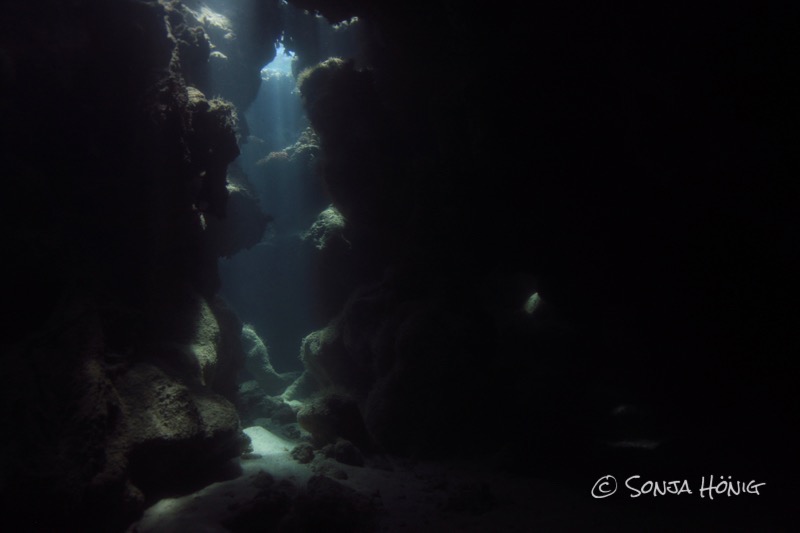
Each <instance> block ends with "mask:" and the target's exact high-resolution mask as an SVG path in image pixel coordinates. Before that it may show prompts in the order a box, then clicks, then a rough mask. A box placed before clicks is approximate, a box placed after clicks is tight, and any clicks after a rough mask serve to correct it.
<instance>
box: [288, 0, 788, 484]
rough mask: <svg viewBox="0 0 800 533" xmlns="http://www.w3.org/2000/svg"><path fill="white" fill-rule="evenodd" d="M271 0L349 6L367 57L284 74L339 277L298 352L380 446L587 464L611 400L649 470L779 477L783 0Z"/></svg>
mask: <svg viewBox="0 0 800 533" xmlns="http://www.w3.org/2000/svg"><path fill="white" fill-rule="evenodd" d="M290 3H291V4H292V5H295V6H298V7H300V8H303V9H315V10H318V12H320V13H321V14H322V15H324V16H325V17H326V18H327V19H328V20H329V21H330V22H332V23H335V22H339V21H343V20H348V19H349V18H350V17H353V16H357V17H358V19H359V24H362V25H363V26H364V35H365V36H366V37H365V39H366V41H365V47H366V48H365V50H364V55H365V57H366V58H367V60H366V64H367V65H368V67H369V68H360V67H358V66H356V65H355V64H353V63H352V62H348V61H341V60H329V61H327V62H325V63H323V64H321V65H319V66H318V67H316V68H314V69H312V70H310V71H307V72H306V73H304V74H302V75H301V77H300V81H299V87H300V90H301V94H302V96H303V98H304V104H305V106H306V110H307V113H308V116H309V119H310V121H311V124H312V126H313V127H314V128H315V130H316V131H317V133H318V134H319V136H320V147H321V150H322V163H321V167H320V168H321V172H322V175H323V178H324V179H325V181H326V184H327V186H328V189H329V191H330V194H331V197H332V199H333V202H334V205H335V206H336V207H337V208H338V209H339V210H340V211H341V213H342V214H343V215H344V217H345V218H346V220H347V230H346V233H347V235H348V238H349V239H350V242H352V244H353V258H354V261H355V263H357V264H358V265H359V268H361V270H359V272H361V278H360V280H361V281H360V284H361V285H362V288H361V289H359V290H358V291H357V292H356V293H354V294H353V295H352V296H351V299H350V301H349V302H348V303H347V305H345V306H344V307H343V310H342V311H341V314H340V316H339V317H338V318H337V319H336V320H335V321H334V322H332V323H331V325H330V326H329V328H328V329H327V330H326V332H325V333H324V335H322V334H321V335H322V337H324V338H325V339H328V341H327V343H326V342H323V343H321V345H320V346H318V347H317V348H315V350H314V351H313V353H312V354H311V355H309V356H308V359H309V361H311V365H309V363H308V362H307V363H306V364H307V366H308V367H309V370H310V371H311V373H312V374H315V375H316V376H317V378H318V379H319V380H320V382H321V383H323V384H327V385H328V386H330V387H334V388H336V387H339V388H344V389H345V390H347V391H349V392H350V394H352V396H353V397H355V399H356V400H357V401H358V402H359V405H360V409H361V412H362V414H363V416H364V418H365V420H366V421H367V426H368V429H369V430H370V431H371V433H372V435H373V437H375V438H376V439H377V440H378V441H379V443H380V444H381V445H383V446H386V447H387V448H390V449H395V450H402V451H406V452H409V451H413V452H415V453H426V452H430V453H440V452H441V451H442V450H441V447H442V444H441V443H442V436H443V435H446V436H447V439H449V441H448V442H449V443H450V444H449V446H446V450H445V452H446V453H448V452H449V453H456V451H457V450H462V449H463V445H464V443H465V442H467V441H466V439H467V438H469V437H470V436H471V437H474V435H472V434H471V430H473V429H474V427H475V424H476V423H477V422H476V421H478V420H487V419H490V420H493V421H494V422H495V423H497V424H498V425H501V426H503V427H506V428H507V429H506V431H508V433H507V434H506V436H505V437H504V438H503V439H504V440H505V441H507V442H508V443H509V446H510V447H511V449H513V450H516V454H517V457H518V458H519V457H520V456H522V455H524V454H525V453H527V452H530V451H531V450H534V451H539V452H541V453H543V454H544V455H540V456H539V461H540V460H541V457H548V460H549V459H550V458H552V459H553V462H554V463H556V464H563V465H571V467H572V468H575V469H584V470H586V469H587V468H598V467H599V466H598V465H600V464H602V463H601V462H599V459H598V452H597V450H596V449H595V446H596V445H597V442H598V441H602V440H603V439H604V438H605V437H606V435H605V432H606V431H609V430H608V429H604V424H606V422H604V420H605V419H604V417H606V416H608V415H607V414H608V413H610V412H612V411H613V408H614V406H617V405H620V404H625V403H634V404H637V405H639V406H644V407H645V408H646V410H647V411H648V412H650V413H652V420H650V421H648V422H646V423H644V424H642V426H643V427H645V426H648V425H650V427H651V428H653V427H654V428H656V429H654V430H653V433H654V434H658V435H661V437H662V438H663V443H664V445H663V446H662V448H661V451H659V454H660V453H662V452H663V453H664V454H665V456H666V457H667V459H666V463H664V462H661V463H659V464H661V465H663V464H671V465H682V466H681V468H682V469H693V468H699V469H702V468H703V466H701V465H705V467H706V468H707V467H708V465H712V464H713V465H719V466H720V467H722V466H724V467H729V468H734V467H738V468H750V469H751V471H756V472H767V473H768V474H769V475H771V476H773V477H777V478H781V476H782V474H780V473H779V472H780V471H781V469H782V468H783V466H782V462H786V463H792V464H794V461H793V460H792V459H791V453H790V452H789V449H788V447H786V446H785V445H783V444H781V443H782V442H786V440H785V438H786V434H785V431H786V428H787V424H788V421H789V420H791V419H792V416H793V414H795V413H796V411H797V398H796V395H795V394H794V393H792V392H791V388H792V383H794V381H795V380H796V377H797V373H796V371H795V370H794V367H795V366H796V365H795V363H794V357H795V356H794V355H792V354H793V353H795V352H796V351H797V341H796V339H795V334H794V332H795V331H796V327H797V324H798V315H797V311H796V310H795V309H794V308H793V304H792V302H793V301H795V300H796V298H797V296H798V289H799V287H798V283H797V281H796V275H795V272H797V269H798V266H800V265H799V264H798V260H800V255H798V250H800V246H798V245H799V244H800V242H798V240H797V236H798V228H799V227H800V225H799V223H800V220H798V214H797V210H796V208H795V207H794V206H795V202H796V199H797V198H798V192H800V191H798V188H797V181H796V180H795V179H793V178H792V176H793V175H794V173H795V171H796V168H797V165H796V163H797V161H796V157H795V156H794V154H793V148H792V145H793V144H792V143H793V138H794V134H793V132H792V128H791V126H790V124H792V123H793V122H794V120H795V119H796V118H797V117H796V112H797V108H796V106H795V105H794V104H793V103H792V100H793V98H792V96H791V91H792V90H793V89H792V88H793V87H796V82H797V73H796V69H795V68H794V67H793V66H792V50H794V49H796V46H797V44H798V43H797V37H796V35H794V34H793V31H792V29H791V24H790V23H789V22H787V21H789V20H792V17H793V16H796V15H797V13H795V12H794V11H795V10H794V9H793V8H791V7H789V6H787V5H784V4H781V3H770V4H769V6H768V7H767V6H766V5H761V4H759V5H756V4H752V5H747V6H737V7H736V8H733V7H731V6H727V7H725V8H724V9H723V8H719V9H717V8H714V7H710V6H705V5H704V6H700V7H698V6H694V7H692V8H691V9H686V10H683V9H680V8H677V7H675V6H665V5H660V3H656V4H654V5H651V4H647V6H644V5H643V6H638V5H637V6H633V5H628V4H625V5H623V4H620V5H614V6H610V5H607V4H597V3H589V2H567V3H558V5H556V4H551V3H539V4H536V5H535V6H529V8H526V9H522V7H521V6H520V5H518V4H516V3H510V4H507V5H503V6H491V7H490V6H484V5H462V4H460V3H459V4H457V3H454V2H448V1H441V2H432V3H426V5H425V7H424V9H423V8H421V7H420V6H418V5H417V4H416V3H413V2H382V3H374V2H365V1H359V0H348V1H343V2H321V1H315V0H293V1H291V2H290ZM534 291H537V293H538V294H539V296H540V297H541V298H542V300H543V301H544V302H545V304H546V306H545V308H543V309H544V310H543V311H542V312H537V313H533V315H529V316H526V315H525V314H524V313H523V311H522V309H523V306H524V304H525V301H526V299H527V298H528V297H529V296H530V295H531V294H532V293H533V292H534ZM476 332H479V333H476ZM476 351H477V353H476ZM478 398H483V399H484V401H483V402H481V401H480V400H479V399H478ZM463 410H467V411H469V412H470V413H471V414H472V416H470V417H466V418H465V415H463ZM626 423H627V422H622V423H621V424H622V425H624V424H626ZM504 424H505V425H504ZM610 425H613V423H611V424H610ZM509 428H510V429H509ZM637 431H638V430H637ZM642 431H648V430H645V429H642ZM477 438H478V439H480V437H477ZM486 438H487V439H489V440H491V439H494V436H487V437H486ZM469 442H471V443H474V440H471V441H469ZM767 442H768V443H769V444H766V443H767ZM767 449H768V450H769V453H766V450H767ZM602 457H603V456H601V458H602ZM578 458H583V459H580V460H579V459H578ZM661 460H662V459H661V456H660V455H659V461H661ZM535 461H536V460H534V462H535ZM653 464H655V462H654V463H653ZM601 469H602V468H601ZM783 479H784V481H785V482H786V484H787V485H788V483H789V482H788V481H787V480H788V478H783Z"/></svg>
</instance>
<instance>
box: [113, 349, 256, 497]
mask: <svg viewBox="0 0 800 533" xmlns="http://www.w3.org/2000/svg"><path fill="white" fill-rule="evenodd" d="M115 385H116V387H117V390H118V391H119V395H120V399H121V402H122V404H123V406H124V407H123V410H124V412H125V414H126V421H127V426H128V431H129V433H128V440H129V446H130V475H131V479H132V480H133V482H134V484H135V485H137V486H139V487H141V488H142V489H143V490H144V491H145V493H147V492H148V491H153V490H155V491H156V492H158V491H161V490H165V489H185V488H186V487H187V486H191V484H192V483H193V482H197V472H198V471H200V472H202V471H203V470H205V467H206V466H207V465H210V464H221V463H222V462H224V461H225V460H226V459H230V458H233V457H236V456H238V455H239V454H240V453H241V452H242V451H243V449H242V447H243V439H242V437H241V429H240V427H239V418H238V416H237V414H236V410H235V409H234V407H233V405H232V404H231V403H230V402H228V401H227V400H225V399H224V398H223V397H221V396H219V395H217V394H214V393H212V392H211V391H209V390H207V389H205V388H197V387H190V386H187V384H185V383H182V382H181V381H179V380H176V379H175V378H173V377H171V376H170V375H169V374H168V373H167V372H165V371H164V370H162V369H160V368H159V367H158V366H156V365H154V364H150V363H140V364H137V365H135V366H134V367H132V368H131V369H130V370H129V371H128V372H126V373H125V374H124V375H123V376H121V377H119V378H118V379H117V380H116V382H115ZM169 485H172V486H169Z"/></svg>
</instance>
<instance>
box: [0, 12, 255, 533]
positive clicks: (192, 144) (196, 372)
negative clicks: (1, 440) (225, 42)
mask: <svg viewBox="0 0 800 533" xmlns="http://www.w3.org/2000/svg"><path fill="white" fill-rule="evenodd" d="M4 13H5V14H4V17H3V21H2V33H3V37H2V38H0V56H2V65H3V66H2V69H3V80H4V82H3V89H2V95H1V98H0V101H1V102H2V104H0V105H2V108H3V111H4V117H6V118H4V121H3V125H2V140H3V145H4V149H3V152H2V156H1V159H2V162H1V163H0V164H2V166H3V168H4V175H5V176H6V177H7V181H6V189H5V193H4V194H3V206H2V207H3V209H2V211H3V224H2V236H3V239H4V242H6V243H7V244H8V245H9V246H10V249H13V250H14V252H13V254H12V255H13V259H12V260H10V261H9V262H8V264H7V266H8V267H9V269H8V275H9V278H8V280H9V282H10V280H15V281H14V282H13V285H15V287H14V288H10V290H9V291H8V295H7V297H6V298H5V299H4V305H5V306H7V309H8V310H13V311H11V312H10V313H9V314H8V315H9V316H10V317H11V318H9V320H4V322H3V326H2V338H1V339H0V344H2V354H3V355H2V359H0V369H2V372H1V374H2V381H3V383H2V405H3V416H4V420H6V421H7V424H8V426H9V427H10V428H11V427H13V428H14V430H13V432H14V433H15V436H14V438H13V439H10V440H9V441H8V442H7V443H6V444H4V446H3V452H4V453H3V458H2V472H3V477H2V490H3V494H2V498H3V500H4V503H7V504H9V506H10V507H11V508H14V509H16V512H18V513H20V515H21V516H29V517H32V518H31V521H32V524H31V528H32V529H33V530H48V529H50V530H54V529H60V528H61V527H62V525H63V524H74V525H75V527H76V528H77V529H85V530H90V529H95V528H96V529H97V530H106V531H110V530H115V529H119V528H120V527H123V526H124V525H126V524H127V523H129V522H130V521H131V519H132V518H134V517H135V516H136V515H137V513H139V512H140V511H141V510H142V508H143V505H144V504H145V503H146V502H148V501H152V500H153V499H154V498H155V497H157V496H158V495H160V494H164V493H170V492H173V491H177V490H186V489H187V487H189V486H192V484H194V483H201V482H203V481H207V480H208V478H209V477H210V476H211V475H212V474H214V475H218V474H219V472H218V469H219V468H220V467H221V466H222V465H224V464H225V463H226V462H227V461H228V460H229V459H230V458H232V457H236V456H238V455H239V453H240V452H241V450H242V449H243V446H244V444H245V443H244V439H243V437H242V435H241V430H240V427H239V419H238V416H237V414H236V411H235V409H234V406H233V403H232V400H234V399H235V394H236V390H237V383H236V381H235V379H236V375H237V373H238V371H239V369H240V368H241V366H242V364H243V361H244V355H243V353H242V349H241V341H240V335H241V327H242V326H241V323H240V322H239V321H238V319H237V318H236V317H235V315H233V314H232V312H231V311H230V310H229V309H227V308H226V307H225V305H224V304H223V303H222V302H221V301H219V300H218V299H217V298H216V297H215V296H214V295H215V292H216V290H217V288H218V284H219V282H218V279H217V278H218V276H217V270H216V269H217V267H216V260H217V257H218V256H219V255H223V254H226V253H235V251H236V249H237V247H238V248H242V247H246V246H252V244H253V243H254V242H257V241H258V240H259V239H260V235H261V233H262V232H263V230H264V226H265V224H266V221H267V217H265V216H264V215H263V214H262V213H260V211H259V210H258V205H257V203H256V202H255V200H253V199H252V196H248V195H247V194H245V193H243V192H242V190H243V189H242V188H241V187H239V188H237V192H238V193H240V194H239V195H238V196H236V195H235V196H236V201H235V202H234V203H235V204H236V208H235V210H233V211H231V210H228V209H226V208H227V207H228V206H227V204H228V196H229V191H228V186H227V182H226V174H227V171H226V169H227V166H228V164H229V163H230V162H231V161H232V160H233V159H234V158H235V157H236V156H237V155H238V153H239V150H238V146H237V136H236V135H237V133H236V128H237V125H236V118H237V117H236V112H235V109H234V107H233V106H232V105H231V104H230V103H229V102H227V101H225V100H223V99H222V98H213V99H207V98H206V97H205V95H204V94H203V93H202V92H200V90H198V89H197V88H195V87H187V85H186V83H185V82H186V77H185V76H184V75H185V74H186V73H187V72H188V71H189V70H191V69H192V68H195V69H196V68H198V67H197V64H198V62H200V63H202V61H200V59H202V58H201V57H200V56H202V55H203V53H204V52H203V49H204V47H207V43H206V42H205V41H204V38H203V36H202V35H201V34H202V31H199V30H197V28H192V27H191V24H190V21H189V20H188V19H187V18H185V17H184V14H183V12H182V11H181V10H180V6H179V5H172V4H167V3H159V2H138V1H119V2H81V3H77V4H75V5H71V6H69V7H67V6H65V5H63V4H62V3H60V2H43V3H41V4H40V5H39V6H37V7H36V8H35V9H34V8H32V7H31V6H30V5H29V4H26V3H24V2H12V3H10V4H9V5H8V6H4ZM6 15H7V16H6ZM187 24H188V25H189V26H187ZM192 36H193V39H194V40H191V42H188V41H186V42H185V41H184V40H183V39H184V38H187V39H188V38H189V37H192ZM198 58H200V59H198ZM190 65H194V67H191V66H190ZM192 75H194V74H192ZM222 217H225V218H224V220H222ZM237 217H238V218H237ZM242 219H247V220H249V224H244V223H242V222H241V220H242ZM210 227H213V237H211V236H209V229H208V228H210ZM254 234H255V236H254ZM222 243H224V246H223V245H222ZM10 283H11V282H10ZM43 505H44V506H45V507H46V508H47V509H48V511H47V512H42V510H41V509H42V506H43ZM51 511H52V512H51ZM56 524H57V525H58V526H56Z"/></svg>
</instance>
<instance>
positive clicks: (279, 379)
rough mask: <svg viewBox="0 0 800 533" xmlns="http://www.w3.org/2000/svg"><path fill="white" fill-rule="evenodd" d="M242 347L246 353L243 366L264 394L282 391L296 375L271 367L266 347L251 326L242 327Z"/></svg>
mask: <svg viewBox="0 0 800 533" xmlns="http://www.w3.org/2000/svg"><path fill="white" fill-rule="evenodd" d="M242 347H243V349H244V352H245V354H246V355H247V359H246V361H245V368H246V369H247V371H248V372H249V373H250V374H251V375H252V376H253V378H254V379H255V380H256V381H257V382H258V384H259V386H260V388H261V390H262V391H263V392H264V393H265V394H268V395H270V396H277V395H279V394H281V393H283V391H284V390H285V389H286V387H288V386H289V385H290V384H291V383H292V382H293V381H294V380H295V378H296V377H297V374H279V373H278V372H276V371H275V369H274V368H272V363H271V362H270V360H269V353H268V352H267V347H266V346H265V345H264V342H263V341H262V340H261V338H260V337H259V336H258V334H257V333H256V332H255V330H254V329H253V328H252V326H249V325H245V326H244V327H243V328H242Z"/></svg>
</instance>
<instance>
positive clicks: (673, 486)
mask: <svg viewBox="0 0 800 533" xmlns="http://www.w3.org/2000/svg"><path fill="white" fill-rule="evenodd" d="M764 485H766V483H759V482H757V481H755V480H750V481H739V480H734V479H732V478H731V476H727V477H726V476H718V477H715V476H713V475H712V476H703V477H701V478H700V480H699V483H696V484H694V485H692V484H690V483H689V480H688V479H682V480H674V481H650V480H643V479H642V476H638V475H637V476H630V477H629V478H627V479H626V480H625V489H626V490H627V491H628V495H629V496H630V497H631V498H639V497H640V496H681V495H684V494H698V493H699V494H700V497H701V498H708V499H710V500H713V499H714V497H734V496H741V495H743V494H755V495H760V494H761V492H760V490H761V487H763V486H764ZM616 492H617V480H616V478H615V477H614V476H611V475H607V476H603V477H601V478H600V479H598V480H597V482H596V483H595V484H594V486H593V487H592V496H593V497H594V498H598V499H600V498H607V497H609V496H611V495H612V494H614V493H616Z"/></svg>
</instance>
